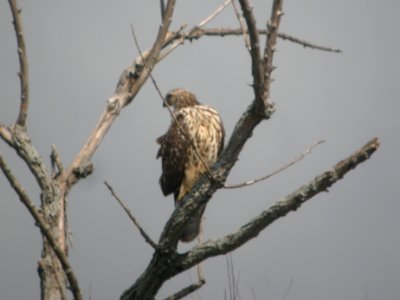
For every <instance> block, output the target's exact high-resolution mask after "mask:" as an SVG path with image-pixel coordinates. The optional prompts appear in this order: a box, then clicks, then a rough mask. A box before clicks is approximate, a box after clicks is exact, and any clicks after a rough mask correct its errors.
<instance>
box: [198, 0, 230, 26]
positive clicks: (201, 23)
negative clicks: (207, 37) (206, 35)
mask: <svg viewBox="0 0 400 300" xmlns="http://www.w3.org/2000/svg"><path fill="white" fill-rule="evenodd" d="M231 1H232V0H225V2H224V3H222V5H221V6H220V7H218V8H217V9H216V10H215V11H214V12H213V13H212V14H211V15H209V16H208V17H207V18H205V19H204V20H203V21H201V22H200V23H198V24H197V27H198V28H201V27H203V26H204V25H206V24H207V23H209V22H210V21H211V20H212V19H214V18H215V17H216V16H217V15H218V14H219V13H220V12H222V11H223V10H224V8H225V7H226V6H227V5H228V4H229V3H230V2H231Z"/></svg>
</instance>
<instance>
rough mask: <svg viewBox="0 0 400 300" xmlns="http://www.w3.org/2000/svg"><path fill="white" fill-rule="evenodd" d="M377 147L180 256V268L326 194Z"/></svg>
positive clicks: (226, 247) (254, 233)
mask: <svg viewBox="0 0 400 300" xmlns="http://www.w3.org/2000/svg"><path fill="white" fill-rule="evenodd" d="M378 147H379V140H378V138H373V139H372V140H370V141H369V142H368V143H367V144H365V145H364V146H362V147H361V148H360V149H359V150H357V151H355V152H354V153H353V154H351V155H350V156H348V157H347V158H345V159H344V160H342V161H340V162H338V163H337V164H335V165H334V166H333V167H331V168H330V169H328V170H327V171H326V172H324V173H322V174H320V175H318V176H316V177H315V178H314V179H313V180H311V181H310V182H309V183H307V184H305V185H303V186H302V187H300V188H299V189H298V190H296V191H295V192H293V193H291V194H289V195H287V196H286V197H284V198H283V199H282V200H280V201H278V202H276V203H275V204H274V205H273V206H271V207H270V208H268V209H267V210H265V211H263V212H262V213H261V214H259V215H258V216H257V217H255V218H254V219H252V220H251V221H250V222H248V223H247V224H245V225H243V226H242V227H241V228H240V229H239V230H238V231H236V232H234V233H232V234H229V235H227V236H225V237H223V238H220V239H218V240H216V241H207V242H205V243H203V244H200V245H198V246H196V247H194V248H193V249H192V250H190V251H189V252H187V253H186V254H185V255H184V256H183V258H182V260H181V265H180V266H179V267H181V268H183V269H185V270H186V269H189V268H191V267H192V266H195V265H196V264H198V263H199V262H201V261H203V260H205V259H207V258H209V257H212V256H217V255H222V254H226V253H228V252H231V251H233V250H235V249H237V248H238V247H240V246H242V245H243V244H244V243H246V242H247V241H249V240H250V239H253V238H255V237H256V236H257V235H258V234H259V233H260V232H261V231H262V230H264V229H265V228H266V227H267V226H269V225H270V224H272V223H273V222H275V221H276V220H278V219H279V218H282V217H284V216H285V215H287V214H288V213H289V212H291V211H295V210H297V209H298V208H299V207H300V206H301V205H302V204H303V203H305V202H306V201H308V200H310V199H311V198H312V197H314V196H315V195H317V194H319V193H321V192H325V191H327V190H328V188H330V187H331V186H332V185H333V184H334V183H336V182H337V181H338V180H340V179H342V178H343V176H344V175H345V174H346V173H347V172H349V171H351V170H352V169H354V168H356V167H357V166H358V165H359V164H360V163H362V162H364V161H366V160H367V159H369V158H370V157H371V155H372V154H373V153H374V152H375V151H376V150H377V149H378Z"/></svg>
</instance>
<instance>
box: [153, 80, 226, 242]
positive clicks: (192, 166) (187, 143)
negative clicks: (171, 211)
mask: <svg viewBox="0 0 400 300" xmlns="http://www.w3.org/2000/svg"><path fill="white" fill-rule="evenodd" d="M163 105H164V106H166V105H168V106H169V107H171V108H172V109H173V115H174V118H172V120H171V124H170V126H169V128H168V130H167V132H166V133H165V134H164V135H162V136H160V137H159V138H158V139H157V143H158V144H159V145H160V148H159V150H158V153H157V158H159V157H161V163H162V174H161V177H160V186H161V190H162V192H163V194H164V196H168V195H170V194H174V199H175V206H177V205H179V203H180V201H181V200H182V198H183V197H184V196H185V195H186V194H187V193H188V192H190V191H191V189H192V188H193V186H194V184H195V183H196V181H197V180H198V179H200V177H201V176H202V175H203V174H204V173H206V172H207V168H206V167H205V164H207V167H211V165H212V164H214V163H215V161H216V160H217V158H218V156H219V154H220V153H221V151H222V148H223V145H224V136H225V132H224V127H223V124H222V120H221V117H220V116H219V114H218V112H217V111H216V110H215V109H213V108H211V107H209V106H207V105H203V104H201V103H200V102H198V101H197V98H196V96H195V95H194V94H192V93H191V92H189V91H186V90H184V89H181V88H178V89H173V90H171V91H170V92H168V94H167V95H166V98H165V102H164V104H163ZM196 152H197V153H196ZM199 156H200V157H201V159H200V158H199ZM204 209H205V206H203V207H201V208H200V209H199V210H198V211H197V212H196V213H195V214H194V215H193V216H192V217H191V218H190V219H189V220H188V222H187V224H186V225H185V227H184V228H183V230H182V233H181V235H180V238H179V239H180V240H181V241H183V242H190V241H192V240H194V239H195V238H196V236H197V235H198V234H199V231H200V223H201V218H202V215H203V213H204Z"/></svg>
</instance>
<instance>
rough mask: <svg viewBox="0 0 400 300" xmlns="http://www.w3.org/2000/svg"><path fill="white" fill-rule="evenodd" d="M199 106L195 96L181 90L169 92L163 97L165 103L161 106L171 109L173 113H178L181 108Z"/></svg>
mask: <svg viewBox="0 0 400 300" xmlns="http://www.w3.org/2000/svg"><path fill="white" fill-rule="evenodd" d="M198 104H200V103H199V102H198V101H197V98H196V96H195V95H194V94H193V93H191V92H189V91H187V90H185V89H182V88H177V89H173V90H171V91H169V92H168V93H167V95H166V96H165V101H164V102H163V106H164V107H165V106H166V105H168V106H171V107H173V109H174V111H178V110H180V109H181V108H185V107H189V106H195V105H198Z"/></svg>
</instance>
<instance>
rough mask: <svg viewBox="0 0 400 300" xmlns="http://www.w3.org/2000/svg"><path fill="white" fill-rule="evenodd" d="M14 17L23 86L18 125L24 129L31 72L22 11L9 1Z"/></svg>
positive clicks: (20, 76) (14, 1)
mask: <svg viewBox="0 0 400 300" xmlns="http://www.w3.org/2000/svg"><path fill="white" fill-rule="evenodd" d="M8 3H9V4H10V8H11V14H12V16H13V24H14V29H15V34H16V37H17V44H18V58H19V66H20V72H19V78H20V84H21V103H20V107H19V114H18V119H17V124H18V125H19V126H21V127H23V128H25V127H26V117H27V115H28V105H29V72H28V56H27V54H26V47H25V40H24V31H23V28H22V19H21V9H20V8H18V4H17V1H16V0H8Z"/></svg>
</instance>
